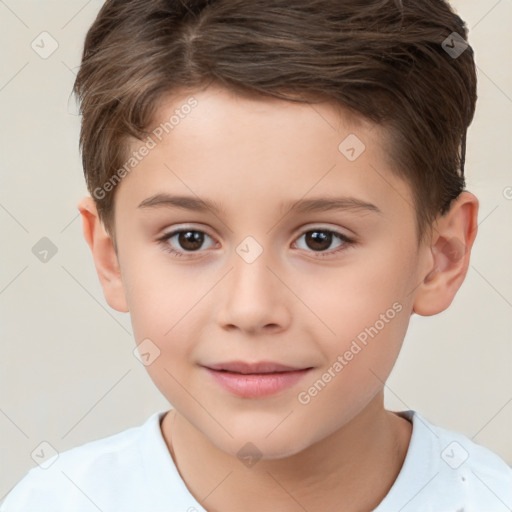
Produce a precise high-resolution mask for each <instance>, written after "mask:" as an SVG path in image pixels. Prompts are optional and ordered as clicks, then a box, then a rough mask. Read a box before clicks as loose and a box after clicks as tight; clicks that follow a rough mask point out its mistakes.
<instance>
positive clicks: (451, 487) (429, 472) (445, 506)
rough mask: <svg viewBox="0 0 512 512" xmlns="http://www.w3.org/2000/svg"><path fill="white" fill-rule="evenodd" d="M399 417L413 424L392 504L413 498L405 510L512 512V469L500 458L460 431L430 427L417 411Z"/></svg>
mask: <svg viewBox="0 0 512 512" xmlns="http://www.w3.org/2000/svg"><path fill="white" fill-rule="evenodd" d="M399 414H400V415H402V416H404V417H406V418H408V419H409V420H410V421H412V424H413V430H412V436H411V440H410V444H409V449H408V452H407V455H406V458H405V461H404V464H403V467H402V470H401V472H400V474H399V475H398V478H397V480H396V482H395V485H394V486H393V487H392V489H391V492H390V498H391V495H392V497H393V503H396V502H398V501H399V500H400V499H403V497H404V496H406V495H407V494H409V498H408V499H411V496H414V499H412V501H411V502H410V503H409V505H408V506H410V507H412V508H410V509H409V508H407V507H405V509H404V511H403V512H407V511H408V510H421V511H423V510H425V511H427V510H428V511H430V510H439V511H444V510H446V511H448V510H450V511H452V510H453V511H455V510H457V511H458V510H464V511H465V512H480V511H482V512H483V511H485V512H506V511H510V510H512V468H511V467H510V466H509V465H507V463H506V462H505V461H504V460H503V459H502V458H501V457H499V456H498V455H497V454H496V453H494V452H492V451H491V450H489V449H488V448H486V447H484V446H482V445H480V444H478V443H476V442H474V441H472V440H471V439H469V438H468V437H467V436H465V435H463V434H461V433H459V432H455V431H452V430H448V429H445V428H442V427H439V426H437V425H434V424H432V423H431V422H429V421H428V420H427V419H426V418H424V417H423V416H422V415H420V414H419V413H417V412H416V411H411V410H409V411H402V412H400V413H399ZM415 493H417V494H415ZM395 500H396V501H395ZM390 501H391V500H390ZM420 502H421V507H419V508H418V506H419V503H420ZM384 503H386V502H384ZM384 503H383V504H384ZM423 503H425V504H427V503H428V504H429V505H425V506H424V505H423ZM386 505H387V503H386ZM432 506H433V507H434V508H429V507H432ZM414 507H417V508H414ZM422 507H424V508H422ZM384 509H385V508H382V510H384ZM378 510H379V512H380V510H381V509H378Z"/></svg>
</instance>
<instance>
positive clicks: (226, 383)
mask: <svg viewBox="0 0 512 512" xmlns="http://www.w3.org/2000/svg"><path fill="white" fill-rule="evenodd" d="M204 369H205V370H206V371H207V372H208V373H209V374H210V375H211V377H212V378H213V379H214V381H215V382H217V383H218V384H219V385H221V386H222V387H223V388H224V389H226V390H227V391H229V392H230V393H233V394H235V395H237V396H239V397H242V398H260V397H265V396H269V395H274V394H276V393H279V392H280V391H283V390H285V389H287V388H290V387H291V386H293V385H294V384H296V383H297V382H298V381H299V380H300V379H302V378H303V377H304V376H305V375H306V374H307V373H308V372H309V370H311V369H312V368H311V367H308V368H296V367H295V368H294V367H291V366H287V365H283V364H280V363H273V362H268V361H263V362H260V363H246V362H243V361H230V362H226V363H219V364H213V365H209V366H204Z"/></svg>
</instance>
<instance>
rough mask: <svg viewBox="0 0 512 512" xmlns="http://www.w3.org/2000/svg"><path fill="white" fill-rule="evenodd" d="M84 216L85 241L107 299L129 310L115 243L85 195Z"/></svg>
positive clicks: (116, 308)
mask: <svg viewBox="0 0 512 512" xmlns="http://www.w3.org/2000/svg"><path fill="white" fill-rule="evenodd" d="M78 210H79V211H80V214H81V216H82V230H83V234H84V238H85V241H86V242H87V245H88V246H89V248H90V249H91V253H92V257H93V259H94V265H95V267H96V272H97V273H98V278H99V280H100V284H101V287H102V288H103V293H104V295H105V299H106V301H107V303H108V304H109V306H110V307H112V308H113V309H115V310H116V311H120V312H122V313H127V312H128V311H129V309H128V305H127V302H126V296H125V293H124V287H123V282H122V276H121V268H120V266H119V260H118V257H117V254H116V251H115V249H114V244H113V243H112V240H111V238H110V236H109V235H108V234H107V232H106V231H105V228H104V226H103V224H102V222H101V220H100V218H99V215H98V211H97V208H96V204H95V203H94V200H93V198H92V197H90V196H87V197H84V198H83V199H82V200H81V201H80V202H79V203H78Z"/></svg>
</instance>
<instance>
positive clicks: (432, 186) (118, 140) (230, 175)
mask: <svg viewBox="0 0 512 512" xmlns="http://www.w3.org/2000/svg"><path fill="white" fill-rule="evenodd" d="M448 91H449V92H448ZM75 92H76V93H77V95H78V96H79V98H80V101H81V111H82V114H83V119H82V132H81V149H82V155H83V165H84V171H85V176H86V180H87V185H88V189H89V191H90V193H91V195H92V197H86V198H84V199H83V200H82V201H81V202H80V204H79V210H80V212H81V214H82V220H83V230H84V236H85V239H86V241H87V243H88V245H89V247H90V248H91V251H92V255H93V258H94V263H95V266H96V269H97V272H98V276H99V279H100V281H101V284H102V287H103V291H104V294H105V297H106V300H107V301H108V303H109V305H110V306H111V307H112V308H114V309H116V310H117V311H123V312H130V317H131V321H132V325H133V329H134V334H135V339H136V343H137V345H138V348H139V352H140V357H141V360H142V361H143V362H144V364H145V365H146V367H147V370H148V372H149V374H150V376H151V378H152V379H153V381H154V382H155V384H156V385H157V387H158V388H159V390H160V391H161V392H162V393H163V395H164V396H165V397H166V398H167V399H168V400H169V402H170V403H172V405H173V409H172V410H170V411H165V412H160V413H155V414H154V415H153V416H151V417H150V418H149V419H148V420H147V422H146V423H145V424H144V425H142V426H140V427H136V428H131V429H129V430H126V431H124V432H121V433H119V434H116V435H114V436H111V437H108V438H105V439H101V440H98V441H94V442H91V443H87V444H85V445H83V446H80V447H77V448H74V449H72V450H69V451H68V452H64V453H61V454H60V455H59V457H58V459H57V460H55V461H54V462H53V464H52V465H51V466H50V467H49V468H48V469H47V470H42V469H41V468H35V469H33V470H31V471H30V472H29V474H28V475H27V476H26V477H25V478H24V479H23V480H22V481H21V482H20V483H19V484H18V485H17V486H16V487H15V488H14V489H13V490H12V491H11V493H10V494H9V495H8V496H7V498H6V500H5V501H4V503H3V505H2V506H1V508H0V509H1V510H2V511H5V512H10V511H14V510H16V511H18V510H24V511H29V510H30V511H32V510H37V511H45V510H48V511H50V510H51V511H57V510H62V511H64V510H65V511H89V510H102V511H123V512H126V511H135V510H137V511H139V510H143V511H151V512H152V511H164V510H165V511H208V512H213V511H219V512H220V511H222V512H228V511H229V512H230V511H235V510H236V511H240V510H244V511H249V512H252V511H268V510H279V511H280V512H288V511H289V512H292V511H304V510H307V511H317V510H318V511H320V510H322V511H339V510H343V511H345V512H355V511H358V512H361V511H372V510H374V511H377V512H391V511H393V512H397V511H399V510H400V511H404V512H407V511H427V510H428V511H438V512H441V511H451V512H456V511H462V510H464V511H465V512H472V511H486V512H489V511H492V512H498V511H500V512H501V511H506V510H512V469H511V468H510V467H508V466H507V465H506V464H505V462H504V461H503V460H502V459H500V458H499V457H498V456H497V455H495V454H493V453H492V452H490V451H489V450H487V449H485V448H484V447H482V446H479V445H477V444H475V443H473V442H471V441H470V440H469V439H467V438H466V437H464V436H462V435H460V434H457V433H455V432H450V431H447V430H444V429H442V428H440V427H437V426H434V425H432V424H430V423H429V422H428V421H427V420H425V419H424V418H423V417H422V416H421V415H419V414H418V413H417V412H415V411H401V412H391V411H387V410H385V409H384V405H383V388H384V384H385V381H386V379H387V377H388V375H389V374H390V372H391V370H392V367H393V365H394V363H395V361H396V358H397V356H398V353H399V351H400V348H401V344H402V342H403V339H404V336H405V333H406V330H407V326H408V322H409V319H410V316H411V315H412V314H413V313H417V314H420V315H434V314H437V313H439V312H441V311H444V310H445V309H446V308H447V307H448V306H449V305H450V303H451V301H452V300H453V298H454V296H455V294H456V292H457V290H458V289H459V287H460V285H461V284H462V282H463V280H464V277H465V275H466V272H467V269H468V264H469V256H470V251H471V247H472V244H473V241H474V239H475V236H476V231H477V213H478V200H477V199H476V197H475V196H474V195H473V194H471V193H469V192H468V191H465V190H464V173H463V170H464V153H465V134H466V130H467V127H468V126H469V124H470V123H471V120H472V118H473V114H474V109H475V102H476V74H475V66H474V61H473V52H472V50H471V48H470V47H469V46H468V44H467V30H466V28H465V25H464V23H463V22H462V20H461V19H460V18H459V17H458V16H456V15H455V14H454V12H453V11H452V10H451V9H450V7H449V6H448V5H447V4H446V2H445V1H444V0H403V1H402V2H400V1H399V0H388V1H386V0H379V1H377V0H375V1H372V2H360V1H358V0H345V1H335V0H316V1H312V0H307V1H306V0H297V1H295V2H290V3H288V2H284V1H281V0H255V1H251V2H244V1H240V0H231V1H213V0H212V1H209V2H208V1H206V0H194V1H193V0H182V1H178V0H155V1H151V2H148V1H145V0H128V1H126V0H123V1H120V0H114V1H108V0H107V2H106V3H105V5H104V6H103V8H102V9H101V11H100V13H99V15H98V17H97V19H96V20H95V22H94V24H93V26H92V27H91V29H90V30H89V32H88V34H87V38H86V41H85V48H84V54H83V60H82V65H81V68H80V72H79V73H78V76H77V80H76V83H75ZM327 242H329V243H327ZM189 244H190V245H189Z"/></svg>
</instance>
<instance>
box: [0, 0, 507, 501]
mask: <svg viewBox="0 0 512 512" xmlns="http://www.w3.org/2000/svg"><path fill="white" fill-rule="evenodd" d="M452 3H453V5H454V7H455V8H456V9H457V10H458V12H459V14H460V15H461V17H462V18H463V19H465V20H466V21H467V23H468V26H469V28H470V42H471V44H472V46H473V48H474V49H475V53H476V61H477V65H478V78H479V103H478V107H477V114H476V118H475V121H474V123H473V125H472V127H471V128H470V131H469V136H468V154H467V164H466V169H467V174H468V188H469V190H471V191H472V192H474V193H475V194H476V195H477V196H478V197H479V199H480V201H481V210H480V216H479V223H480V229H479V234H478V237H477V241H476V245H475V247H474V252H473V255H472V259H471V268H470V270H469V272H468V276H467V278H466V281H465V283H464V284H463V286H462V288H461V290H460V292H459V294H458V296H457V297H456V299H455V301H454V303H453V304H452V306H451V307H450V308H449V310H448V311H446V312H445V313H443V314H440V315H438V316H436V317H430V318H422V317H418V316H415V317H413V319H412V322H411V326H410V330H409V332H408V335H407V339H406V342H405V347H404V349H403V351H402V353H401V354H400V357H399V359H398V361H397V364H396V366H395V368H394V370H393V373H392V375H391V377H390V379H389V381H388V383H387V390H386V391H387V397H386V400H387V406H388V407H389V408H391V409H395V410H398V409H409V408H410V409H416V410H418V411H419V412H420V413H422V414H423V415H424V416H425V417H426V418H427V419H428V420H430V421H432V422H434V423H436V424H438V425H440V426H443V427H445V428H448V429H452V430H457V431H460V432H462V433H464V434H465V435H467V436H468V437H470V438H472V439H473V440H474V441H476V442H478V443H480V444H483V445H485V446H487V447H489V448H491V449H492V450H493V451H495V452H497V453H498V454H500V455H501V456H502V457H503V458H504V459H505V460H506V461H507V462H508V463H509V464H512V436H511V435H510V432H512V372H511V369H510V368H511V367H510V362H511V360H512V344H511V339H512V272H511V270H510V262H511V254H512V229H511V225H512V223H511V221H512V188H511V187H512V172H511V161H512V158H511V142H512V123H511V120H512V71H511V65H510V55H511V52H512V32H511V31H510V22H511V20H512V0H500V1H497V0H457V1H453V2H452ZM101 4H102V2H100V1H99V0H92V1H91V0H90V1H88V2H87V1H86V0H80V1H75V0H74V1H70V0H66V1H64V0H60V1H42V0H32V1H28V0H23V1H22V0H5V1H1V0H0V23H1V30H0V45H1V50H2V66H1V68H0V119H1V137H0V172H1V174H0V176H1V180H2V181H1V187H0V226H1V230H2V245H1V247H2V253H1V254H2V262H1V265H0V312H1V321H0V339H1V357H0V445H1V454H0V460H1V464H0V472H1V473H0V498H1V497H3V496H4V494H5V493H7V491H8V490H9V489H10V488H11V487H12V486H13V485H14V484H15V483H16V482H17V481H18V480H19V479H20V478H21V477H22V476H23V475H24V474H25V473H26V471H28V470H29V468H31V467H33V466H34V465H35V464H36V463H35V461H34V460H33V459H32V458H31V453H32V452H33V451H34V450H35V449H36V448H37V447H38V446H39V445H40V443H41V442H43V441H46V442H48V443H50V445H52V446H53V447H54V448H55V449H56V450H58V451H63V450H66V449H69V448H71V447H74V446H77V445H80V444H83V443H85V442H87V441H90V440H93V439H97V438H100V437H104V436H107V435H110V434H113V433H116V432H118V431H120V430H123V429H126V428H128V427H130V426H134V425H139V424H140V423H142V422H143V421H144V420H145V419H146V418H147V417H148V416H149V415H150V414H151V413H152V412H154V411H157V410H164V409H167V408H168V404H167V402H166V400H165V399H164V398H163V397H162V396H161V395H160V393H159V392H158V391H157V389H156V387H154V386H153V384H152V382H151V381H150V379H149V377H148V376H147V374H146V372H145V369H144V367H143V366H142V365H141V364H140V363H139V361H138V360H137V359H136V358H135V357H134V356H133V353H132V351H133V348H134V346H135V342H134V340H133V337H132V334H131V324H130V320H129V317H128V315H127V314H121V313H117V312H116V311H113V310H111V309H110V307H109V306H108V305H107V303H106V301H105V299H104V297H103V294H102V290H101V288H100V285H99V282H98V279H97V276H96V272H95V269H94V266H93V261H92V259H91V256H90V253H89V249H88V247H87V245H86V243H85V241H84V240H83V238H82V232H81V221H80V219H79V215H78V210H77V208H76V204H77V202H78V200H79V199H80V198H81V197H82V196H83V195H85V194H86V193H87V192H86V188H85V182H84V179H83V174H82V168H81V163H80V157H79V153H78V134H79V117H77V115H76V114H77V110H76V104H75V102H74V99H73V98H72V97H70V91H71V87H72V83H73V80H74V77H75V72H76V69H77V66H78V64H79V62H80V54H81V49H82V45H83V39H84V36H85V33H86V30H87V28H88V27H89V25H90V24H91V23H92V21H93V19H94V17H95V15H96V13H97V12H98V10H99V8H100V6H101ZM43 31H46V32H48V33H49V34H51V36H52V37H53V38H54V39H55V40H56V41H57V43H58V48H57V49H56V51H55V52H54V53H53V54H52V55H51V56H49V57H48V58H46V59H43V58H41V57H40V56H39V55H38V54H37V53H36V52H35V51H34V50H33V49H32V48H31V43H32V41H33V40H34V39H36V38H37V37H38V35H39V34H40V33H41V32H43ZM45 37H47V36H45ZM38 40H40V39H36V42H37V41H38ZM45 48H46V49H47V50H48V49H50V48H51V47H50V40H49V39H47V40H46V44H45ZM441 92H442V93H443V94H444V93H446V92H447V91H440V93H441ZM448 93H449V91H448ZM507 187H509V188H507ZM42 237H48V238H49V239H50V240H51V241H52V242H53V244H54V245H55V246H56V248H57V253H56V254H55V255H54V256H53V257H51V258H50V259H49V260H48V261H47V262H46V263H43V262H41V261H40V260H39V259H38V258H36V256H35V255H34V254H33V253H32V247H33V246H34V245H35V244H36V243H37V242H38V241H39V240H40V239H41V238H42Z"/></svg>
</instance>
